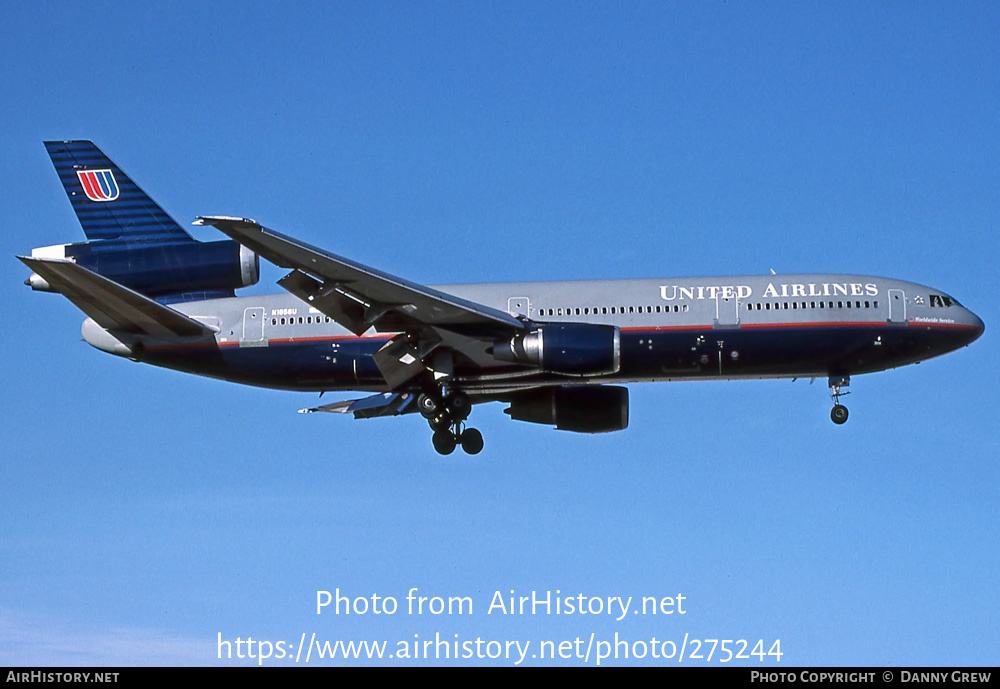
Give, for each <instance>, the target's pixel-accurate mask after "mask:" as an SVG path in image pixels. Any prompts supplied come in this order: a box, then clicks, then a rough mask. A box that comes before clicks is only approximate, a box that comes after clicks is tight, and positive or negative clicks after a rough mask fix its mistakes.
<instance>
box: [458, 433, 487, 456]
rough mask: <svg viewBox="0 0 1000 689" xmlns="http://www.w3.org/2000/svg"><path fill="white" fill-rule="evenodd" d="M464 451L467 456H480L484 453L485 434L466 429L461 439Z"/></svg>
mask: <svg viewBox="0 0 1000 689" xmlns="http://www.w3.org/2000/svg"><path fill="white" fill-rule="evenodd" d="M461 443H462V450H464V451H465V454H467V455H478V454H479V453H480V452H482V451H483V444H484V443H483V434H482V433H480V432H479V431H478V430H476V429H475V428H466V429H465V430H464V431H463V432H462V437H461Z"/></svg>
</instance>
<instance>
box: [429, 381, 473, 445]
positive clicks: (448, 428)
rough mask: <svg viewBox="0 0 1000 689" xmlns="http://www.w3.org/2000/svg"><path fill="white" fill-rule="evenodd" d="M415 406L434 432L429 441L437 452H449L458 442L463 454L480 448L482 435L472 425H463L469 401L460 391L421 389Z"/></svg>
mask: <svg viewBox="0 0 1000 689" xmlns="http://www.w3.org/2000/svg"><path fill="white" fill-rule="evenodd" d="M417 408H418V409H419V410H420V414H421V415H422V416H423V417H424V418H425V419H427V423H429V424H430V427H431V430H433V431H434V436H433V438H432V439H431V440H432V442H433V443H434V449H435V450H436V451H437V453H438V454H441V455H450V454H451V453H452V452H454V451H455V448H456V447H458V446H459V445H461V446H462V450H463V451H464V452H465V453H466V454H470V455H477V454H479V453H480V452H482V451H483V434H482V433H480V432H479V431H477V430H476V429H475V428H466V427H465V420H466V419H467V418H468V417H469V412H471V411H472V403H471V402H470V401H469V396H468V395H466V394H465V393H464V392H460V391H457V392H452V393H448V394H446V393H445V392H444V390H439V391H436V392H434V393H426V392H425V393H423V394H422V395H420V397H418V398H417Z"/></svg>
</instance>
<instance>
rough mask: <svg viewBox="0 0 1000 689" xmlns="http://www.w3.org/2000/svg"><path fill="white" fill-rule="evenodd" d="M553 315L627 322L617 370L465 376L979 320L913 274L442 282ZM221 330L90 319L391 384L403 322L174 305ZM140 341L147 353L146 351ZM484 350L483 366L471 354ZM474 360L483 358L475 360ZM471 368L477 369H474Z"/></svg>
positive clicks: (204, 367) (933, 351) (658, 370)
mask: <svg viewBox="0 0 1000 689" xmlns="http://www.w3.org/2000/svg"><path fill="white" fill-rule="evenodd" d="M436 289H439V290H441V291H443V292H447V293H449V294H453V295H455V296H458V297H462V298H464V299H468V300H470V301H475V302H477V303H480V304H484V305H486V306H491V307H493V308H496V309H500V310H503V311H508V312H510V313H513V314H518V315H520V316H523V317H526V318H528V319H530V320H531V321H532V322H536V323H539V324H542V323H591V324H598V323H600V324H608V325H613V326H617V327H618V328H619V329H620V332H621V343H620V347H621V355H620V358H621V361H620V367H619V369H618V371H617V372H615V373H608V374H603V375H598V376H587V377H585V378H584V377H578V376H568V375H563V374H556V373H550V372H545V371H538V370H537V369H524V370H520V371H519V370H516V369H515V370H511V367H510V366H509V365H506V364H503V363H501V362H495V364H496V365H495V367H493V368H494V369H495V370H493V371H492V373H493V374H494V375H492V376H491V367H490V366H489V363H490V361H495V360H492V358H491V357H490V356H489V354H488V353H487V352H485V351H484V352H483V353H482V356H481V357H478V360H477V361H475V362H472V361H470V362H469V364H470V366H469V370H468V371H465V370H463V366H462V364H461V362H459V363H457V364H456V369H455V375H456V379H457V380H462V377H463V375H464V374H468V375H469V380H468V381H467V382H465V383H463V387H464V388H465V389H468V390H475V389H483V390H487V389H490V388H517V387H522V386H523V387H535V386H538V385H540V384H546V383H547V384H561V385H566V384H573V383H586V382H601V383H611V382H639V381H669V380H680V379H694V378H697V379H711V378H719V379H739V378H767V377H820V376H849V375H851V374H861V373H869V372H873V371H881V370H885V369H888V368H893V367H897V366H902V365H905V364H911V363H916V362H919V361H922V360H925V359H929V358H931V357H935V356H938V355H940V354H944V353H946V352H949V351H952V350H954V349H957V348H959V347H961V346H964V345H966V344H968V343H970V342H972V341H973V340H974V339H976V337H978V336H979V334H981V332H982V330H983V325H982V321H981V320H980V319H979V318H978V317H976V316H975V315H974V314H973V313H972V312H970V311H968V310H967V309H965V308H964V307H963V306H961V305H960V304H959V303H958V302H957V301H956V300H955V299H954V298H952V297H950V296H949V295H947V294H945V293H943V292H941V291H940V290H936V289H933V288H930V287H925V286H922V285H918V284H915V283H910V282H902V281H899V280H893V279H887V278H876V277H867V276H854V275H826V274H823V275H769V276H739V277H712V278H668V279H642V280H602V281H569V282H519V283H489V284H467V285H447V286H439V287H436ZM171 306H172V307H173V308H175V309H177V310H178V311H181V312H182V313H185V314H187V315H189V316H191V317H193V318H195V319H196V320H199V321H201V322H204V323H206V324H208V325H210V326H212V327H213V328H218V332H217V333H216V334H215V337H214V338H201V339H190V340H187V339H179V338H172V339H170V340H157V339H153V338H146V339H145V340H144V341H143V344H142V347H141V348H139V350H136V348H135V347H134V346H130V347H128V348H123V347H121V346H120V344H118V343H116V342H115V341H114V340H113V338H111V336H110V335H108V334H107V333H105V331H104V330H103V329H101V328H99V327H97V326H96V324H93V322H92V321H88V322H89V326H88V325H87V324H85V326H84V337H85V339H87V340H88V341H89V342H90V343H91V344H93V345H94V346H96V347H98V348H100V349H104V350H106V351H111V352H112V353H116V354H120V355H123V356H135V357H136V358H141V360H142V361H144V362H147V363H150V364H154V365H158V366H164V367H167V368H172V369H177V370H181V371H187V372H192V373H198V374H202V375H206V376H212V377H216V378H222V379H225V380H230V381H235V382H239V383H244V384H249V385H258V386H264V387H272V388H281V389H289V390H307V391H333V390H369V391H382V390H386V389H387V386H386V382H385V379H384V378H383V376H382V374H381V373H380V371H379V368H378V366H376V364H375V361H374V359H373V358H372V356H373V354H374V353H375V352H376V351H377V350H378V349H379V348H381V347H382V346H383V345H384V344H385V343H386V342H388V341H389V340H390V339H391V337H392V335H393V333H378V332H375V331H374V330H373V331H369V332H366V333H364V334H362V335H360V336H358V335H355V334H353V333H351V332H349V331H348V330H346V329H344V328H343V327H341V326H339V325H338V324H337V323H335V322H333V321H332V320H331V319H330V318H329V317H327V316H325V315H324V314H322V313H321V312H319V311H318V310H317V309H315V308H311V307H310V306H309V305H308V304H307V303H306V302H304V301H302V300H300V299H298V298H296V297H294V296H292V295H290V294H273V295H261V296H245V297H235V298H225V299H211V300H205V301H193V302H181V303H177V304H172V305H171ZM137 351H138V352H139V355H138V356H136V353H137ZM473 363H475V366H474V367H473V366H472V364H473ZM473 369H474V370H473ZM473 375H474V378H475V380H473V379H472V378H473Z"/></svg>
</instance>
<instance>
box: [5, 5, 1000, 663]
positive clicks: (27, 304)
mask: <svg viewBox="0 0 1000 689" xmlns="http://www.w3.org/2000/svg"><path fill="white" fill-rule="evenodd" d="M998 20H1000V16H998V10H997V8H996V7H995V5H994V4H992V3H958V4H948V5H947V6H946V5H942V4H936V3H895V2H889V3H878V4H871V3H838V4H836V5H835V6H831V7H824V6H820V5H818V4H814V3H725V4H721V3H629V4H628V5H627V6H626V7H625V8H622V7H620V6H618V4H601V3H583V4H581V3H546V4H543V5H541V6H538V5H537V4H535V3H491V4H487V3H432V4H413V3H380V4H374V3H365V4H358V3H347V4H334V3H306V2H303V3H293V4H292V5H291V6H290V7H286V6H281V7H279V6H278V5H277V4H273V3H251V4H249V5H248V4H246V3H190V2H178V3H170V4H164V5H162V6H158V7H146V6H145V5H140V6H132V5H129V4H125V5H123V4H121V3H107V2H94V3H87V4H86V5H84V4H79V3H68V2H52V3H34V4H29V3H14V4H12V5H11V6H10V7H8V8H7V11H6V13H5V20H4V22H3V23H2V25H0V45H3V46H4V59H3V61H2V62H0V93H2V94H3V96H4V99H3V102H4V104H5V107H4V108H3V110H2V111H0V124H2V126H0V182H2V184H3V188H4V189H5V190H6V191H7V193H6V194H5V195H4V199H3V201H2V202H0V226H2V227H3V232H2V234H0V246H2V249H3V251H2V253H3V254H4V255H6V256H7V260H5V261H2V262H0V264H2V267H0V276H2V278H3V279H2V284H4V285H6V286H7V287H6V291H5V295H6V304H7V309H8V311H7V313H8V316H9V317H8V318H7V321H6V323H7V325H6V327H7V336H6V337H4V338H3V340H2V345H0V346H2V348H3V358H2V361H3V362H4V363H3V365H4V368H5V375H4V379H5V391H6V394H5V395H3V399H2V401H0V405H2V407H0V408H2V409H3V418H4V419H5V421H6V426H7V432H6V435H5V442H4V443H3V450H2V455H0V456H2V462H0V664H11V665H35V664H56V665H75V664H82V665H102V664H183V665H192V664H193V665H201V664H214V663H218V662H219V661H218V660H217V659H216V654H217V640H218V635H219V634H221V635H222V637H223V638H224V639H226V640H230V641H235V640H236V638H237V637H240V638H242V639H246V638H247V637H253V638H254V639H263V640H269V641H272V642H275V643H276V642H277V641H279V640H283V641H285V642H286V644H288V645H294V646H296V647H297V646H298V645H299V640H300V639H301V635H302V634H306V636H307V637H309V635H311V634H312V633H314V632H315V633H316V635H317V638H319V639H323V640H331V641H333V640H336V639H343V640H345V641H346V640H357V641H360V640H366V639H371V640H386V641H388V642H389V643H390V647H392V648H394V647H395V644H396V642H398V641H400V640H403V641H411V642H412V640H413V639H415V638H416V639H419V640H427V639H433V638H434V635H435V633H437V634H440V635H441V637H442V638H445V639H446V640H454V639H455V638H456V636H455V635H458V637H457V638H458V639H459V640H460V641H465V640H468V639H472V640H474V639H476V638H481V639H483V640H484V641H490V640H495V641H501V642H506V641H513V640H518V641H521V642H522V643H523V642H525V641H531V642H532V644H533V645H537V644H538V643H540V642H541V641H543V640H554V641H555V642H556V644H558V642H559V641H562V640H573V639H575V638H578V637H579V638H583V639H585V640H589V639H590V638H591V634H593V635H594V638H595V639H596V640H598V641H600V640H611V641H613V640H614V639H615V634H616V633H617V634H618V638H619V639H626V640H628V641H629V642H634V641H639V640H645V641H649V640H650V639H651V638H652V637H654V636H655V637H656V638H657V639H659V640H661V641H663V640H672V641H676V642H677V643H678V644H680V643H681V640H682V639H683V638H684V636H685V634H687V635H688V636H689V638H719V639H748V640H752V642H754V643H755V642H756V640H758V639H763V640H764V641H765V643H766V645H767V648H770V647H771V644H772V643H773V641H774V640H776V639H780V641H781V650H782V652H783V653H784V655H783V656H782V658H781V660H780V664H779V663H775V660H774V658H773V657H772V658H769V659H768V664H770V665H870V664H871V665H894V666H904V665H939V664H947V665H966V664H995V661H996V648H997V643H998V640H1000V639H998V633H997V625H996V622H995V620H996V618H997V614H998V613H1000V606H998V600H997V596H996V593H995V573H996V572H997V571H998V569H1000V567H998V565H1000V562H998V548H997V530H996V529H997V527H996V524H997V522H998V517H1000V510H998V504H1000V494H998V488H997V486H998V485H1000V481H998V479H1000V476H998V469H997V466H996V446H997V440H998V437H997V431H996V421H995V418H994V417H995V414H994V409H995V403H994V402H995V400H994V397H993V396H994V395H995V394H996V389H997V385H996V383H997V380H996V373H995V358H996V357H995V352H996V349H995V345H994V337H993V335H992V328H994V327H996V326H995V324H996V323H998V322H1000V319H998V313H997V311H998V309H997V307H996V300H995V297H994V293H995V284H994V282H995V280H994V279H995V276H996V266H997V263H998V252H997V218H998V217H1000V197H998V195H997V189H998V183H1000V179H998V177H1000V167H998V163H997V161H998V160H1000V145H998V144H1000V138H998V133H997V127H996V121H997V114H998V105H1000V101H998V98H1000V95H998V94H1000V83H998V82H1000V64H998V62H1000V53H998V52H997V51H996V46H995V36H996V31H997V27H998ZM61 138H65V139H70V138H88V139H93V140H94V141H95V142H96V143H97V144H98V145H99V146H101V147H102V148H103V149H104V150H105V151H106V152H107V153H108V154H109V155H110V156H111V157H112V158H113V159H114V160H115V161H116V162H117V163H118V164H119V165H120V166H121V167H123V168H124V169H125V170H126V171H128V172H129V174H130V175H131V176H132V177H133V178H134V179H135V180H136V181H137V182H138V183H139V184H140V185H141V186H142V187H144V188H145V189H146V190H147V191H148V192H149V193H150V194H151V195H152V196H153V197H154V198H155V199H156V200H157V201H159V202H160V203H161V204H162V205H163V206H164V208H166V210H167V211H168V212H170V213H171V214H172V215H174V217H176V218H177V219H178V221H180V222H181V223H182V224H186V223H187V222H189V221H190V220H193V218H194V217H195V216H196V215H199V214H230V215H240V216H247V217H253V218H256V219H257V220H259V221H261V222H263V223H265V224H267V225H268V226H270V227H273V228H275V229H277V230H279V231H282V232H286V233H289V234H292V235H294V236H297V237H300V238H301V239H303V240H305V241H308V242H310V243H312V244H316V245H320V246H324V247H326V248H329V249H330V250H332V251H335V252H337V253H339V254H342V255H345V256H349V257H352V258H354V259H356V260H359V261H362V262H365V263H368V264H370V265H374V266H377V267H379V268H380V269H382V270H386V271H389V272H391V273H394V274H397V275H401V276H404V277H406V278H408V279H411V280H416V281H419V282H425V283H435V284H443V283H449V282H477V281H500V280H538V279H571V278H621V277H666V276H691V275H712V274H720V275H726V274H763V273H767V272H768V271H769V270H770V269H774V270H775V271H777V272H778V273H783V272H784V273H794V272H848V273H859V274H873V275H887V276H892V277H898V278H901V279H906V280H912V281H915V282H920V283H923V284H929V285H934V286H936V287H939V288H940V289H941V290H943V291H946V292H948V293H950V294H954V295H955V296H956V297H957V298H959V299H960V300H962V302H963V303H964V304H965V305H967V306H968V307H969V308H971V309H972V310H973V311H975V312H976V313H977V314H978V315H980V316H981V317H982V318H983V320H984V321H985V322H986V324H987V331H986V334H985V335H984V337H983V338H981V339H980V340H979V341H978V342H976V343H975V344H974V345H973V346H971V347H969V348H968V349H965V350H962V351H959V352H956V353H954V354H951V355H948V356H946V357H944V358H941V359H938V360H933V361H930V362H926V363H923V364H921V365H919V366H912V367H909V368H905V369H900V370H895V371H890V372H885V373H881V374H875V375H870V376H863V377H856V378H855V379H854V381H853V385H852V392H853V394H852V395H851V396H850V397H849V398H847V399H846V402H847V404H848V406H849V407H850V409H851V419H850V421H849V423H848V424H846V425H845V426H843V427H835V426H834V425H833V424H831V423H830V420H829V416H828V413H829V404H830V403H829V397H828V394H827V389H826V386H825V384H824V381H818V382H817V383H816V384H815V385H810V384H809V382H808V381H797V382H794V383H793V382H791V381H757V382H740V383H684V384H672V385H667V384H660V385H641V386H633V387H632V390H631V423H630V427H629V429H628V430H627V431H624V432H621V433H615V434H609V435H601V436H580V435H574V434H569V433H561V432H557V431H554V430H551V429H549V428H547V427H541V426H533V425H530V424H518V423H514V422H511V421H510V420H509V419H508V418H506V417H505V415H504V414H503V413H502V407H501V406H500V405H493V406H487V407H481V408H477V409H476V410H475V411H474V415H473V417H472V420H473V421H474V423H475V425H476V426H477V427H478V428H480V429H481V430H482V431H483V433H484V435H485V437H486V450H485V451H484V452H483V453H482V454H481V455H479V456H477V457H475V458H469V457H466V456H464V455H461V454H456V455H453V456H451V457H448V458H441V457H439V456H437V455H436V454H434V453H433V450H432V449H431V446H430V438H429V433H428V430H427V428H426V425H425V424H424V422H423V421H422V420H421V419H419V418H403V419H396V420H372V421H352V420H350V419H346V418H328V417H326V416H323V415H312V416H304V415H298V414H296V413H295V411H296V410H297V409H299V408H301V407H302V406H305V405H306V404H311V403H313V402H314V400H315V396H310V395H302V394H293V393H284V392H274V391H264V390H256V389H251V388H245V387H240V386H237V385H234V384H227V383H222V382H218V381H212V380H207V379H200V378H196V377H193V376H184V375H181V374H178V373H174V372H170V371H163V370H158V369H154V368H151V367H146V366H142V365H137V364H132V363H130V362H127V361H123V360H119V359H116V358H113V357H110V356H107V355H104V354H102V353H100V352H98V351H96V350H94V349H92V348H90V347H89V346H88V345H86V344H84V343H83V342H81V340H80V335H79V325H80V322H81V321H82V316H81V314H80V313H79V312H78V311H77V310H76V309H75V308H74V307H73V306H72V305H71V304H69V303H68V302H66V301H65V300H64V299H61V298H59V297H57V296H55V295H47V294H39V293H32V292H31V291H30V290H29V289H28V288H26V287H25V286H24V285H23V284H22V282H23V280H24V278H25V277H26V271H25V269H24V268H23V266H22V265H21V264H20V263H18V262H17V261H15V260H14V258H13V256H14V255H16V254H24V253H27V252H29V251H30V249H31V248H32V247H36V246H44V245H49V244H58V243H67V242H72V241H79V240H81V239H82V236H83V235H82V232H81V231H80V229H79V225H78V224H77V222H76V219H75V217H74V215H73V213H72V210H71V208H70V205H69V203H68V201H67V200H66V198H65V195H64V193H63V191H62V189H61V188H60V185H59V184H58V180H57V178H56V175H55V173H54V171H53V169H52V167H51V164H50V162H49V160H48V158H47V156H46V154H45V150H44V148H43V147H42V143H41V142H42V141H43V140H46V139H61ZM194 234H195V235H196V236H198V237H199V238H204V239H214V238H217V235H215V234H213V233H212V232H211V231H209V230H205V229H198V228H195V230H194ZM281 275H282V272H281V271H279V270H278V269H276V268H274V267H268V268H267V269H266V270H264V275H263V277H262V280H261V283H260V285H258V286H257V287H255V288H253V289H254V290H257V291H277V290H278V288H277V287H276V286H274V284H273V283H274V281H275V280H277V279H279V278H280V277H281ZM413 587H416V588H417V589H419V592H420V595H426V596H443V597H448V596H468V597H469V598H471V599H472V601H473V605H474V610H473V614H472V615H471V616H469V615H466V616H457V615H452V616H448V615H441V616H433V615H409V614H405V613H404V608H405V598H406V595H407V592H408V591H409V590H410V589H411V588H413ZM336 588H339V589H340V590H341V592H343V593H345V594H348V595H350V596H351V597H352V598H353V597H356V596H367V597H370V596H371V595H373V594H377V595H379V596H383V597H384V596H392V597H394V598H396V599H397V600H398V601H399V602H400V606H401V610H400V612H398V613H397V614H395V615H381V616H376V615H372V614H369V615H353V616H347V615H339V616H338V615H332V614H327V613H324V614H323V615H319V616H317V615H316V614H315V599H316V591H317V590H330V591H333V590H334V589H336ZM512 589H513V590H515V591H516V592H517V595H522V594H524V595H530V592H531V591H532V590H535V591H539V592H544V591H549V590H551V591H553V592H554V591H556V590H559V591H560V592H561V593H560V595H561V596H576V595H578V594H584V596H586V597H592V596H593V597H604V598H607V597H614V596H622V597H626V598H627V597H629V596H632V597H634V600H635V601H636V604H638V603H637V602H638V601H639V599H640V598H642V597H645V596H654V597H657V598H662V597H665V596H676V595H677V594H682V595H684V596H685V600H686V610H687V612H686V613H685V614H684V615H683V616H681V615H679V614H675V615H672V616H664V615H658V616H654V615H632V616H629V617H627V618H626V619H624V620H622V621H620V622H619V621H617V620H615V619H614V618H613V617H611V618H609V617H608V616H607V615H603V616H602V615H593V616H579V615H575V616H565V615H563V616H554V615H552V616H545V615H541V614H538V615H524V616H511V615H507V616H504V615H499V614H496V613H494V614H487V610H488V608H489V606H490V602H491V600H492V598H493V595H494V593H495V592H496V591H500V592H501V593H503V594H507V592H509V591H510V590H512ZM415 635H416V636H415ZM751 646H752V644H751ZM536 650H537V647H533V648H531V649H530V651H529V653H530V652H531V651H536ZM268 662H269V663H270V664H274V665H293V664H294V662H293V661H291V660H289V659H287V658H286V659H282V660H277V659H274V660H270V661H268ZM365 662H366V663H367V661H365ZM383 662H384V663H386V664H389V663H397V664H403V665H408V664H413V662H414V661H410V660H406V661H401V660H398V659H394V660H392V661H388V660H386V661H383ZM449 662H456V661H449ZM458 662H459V663H460V664H472V663H477V664H494V665H510V664H513V661H511V660H508V659H506V658H500V659H497V660H490V659H476V658H473V659H468V660H464V659H463V660H461V661H458ZM529 662H542V661H541V660H537V659H536V660H533V661H532V660H531V659H530V658H529ZM581 662H582V661H580V660H577V659H566V660H558V661H548V660H547V661H545V663H546V664H550V663H551V664H555V663H558V664H578V663H581ZM608 662H611V661H608ZM617 662H618V663H619V664H654V663H657V662H660V661H655V660H653V659H651V658H650V657H646V658H643V659H636V658H632V657H630V658H629V659H628V660H623V659H620V660H619V661H617ZM674 662H676V661H674ZM685 662H692V663H693V664H698V663H697V662H695V661H690V660H688V661H685ZM742 662H744V663H746V664H753V665H754V666H756V665H759V664H760V663H759V661H758V660H757V659H756V658H754V659H753V660H750V661H742ZM236 663H237V661H236V660H232V661H224V662H222V664H236ZM371 664H379V663H375V662H372V663H371ZM587 664H591V665H592V664H594V659H593V657H591V659H590V660H589V662H588V663H587ZM712 664H717V663H712Z"/></svg>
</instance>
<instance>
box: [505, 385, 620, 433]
mask: <svg viewBox="0 0 1000 689" xmlns="http://www.w3.org/2000/svg"><path fill="white" fill-rule="evenodd" d="M505 411H506V413H507V414H509V415H510V417H511V418H512V419H514V420H516V421H527V422H528V423H540V424H545V425H548V426H555V427H556V428H557V429H558V430H561V431H573V432H574V433H610V432H612V431H621V430H624V429H625V428H627V427H628V388H622V387H615V386H608V385H580V386H562V387H551V388H541V389H538V390H532V391H530V392H524V393H521V394H519V395H518V396H516V397H512V398H511V399H510V407H508V408H507V409H506V410H505Z"/></svg>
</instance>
